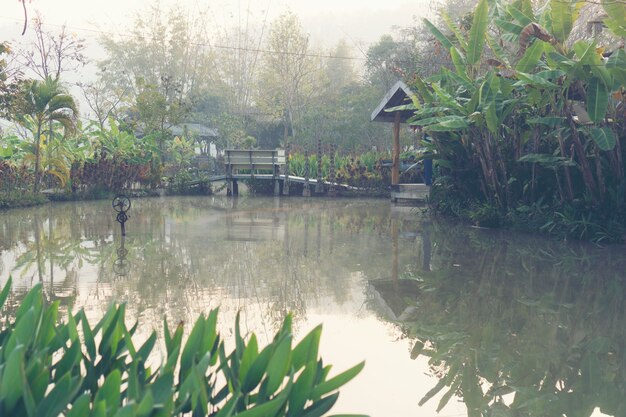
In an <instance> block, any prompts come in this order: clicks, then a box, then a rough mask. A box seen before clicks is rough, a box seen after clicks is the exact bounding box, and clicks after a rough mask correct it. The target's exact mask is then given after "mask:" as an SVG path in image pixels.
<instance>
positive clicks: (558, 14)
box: [550, 0, 578, 43]
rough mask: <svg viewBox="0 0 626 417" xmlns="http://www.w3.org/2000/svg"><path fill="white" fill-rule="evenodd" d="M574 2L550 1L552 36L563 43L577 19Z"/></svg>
mask: <svg viewBox="0 0 626 417" xmlns="http://www.w3.org/2000/svg"><path fill="white" fill-rule="evenodd" d="M576 4H577V3H576V2H575V1H563V0H550V18H551V20H552V35H553V36H554V37H555V38H556V39H557V40H558V41H559V42H560V43H563V42H565V40H566V39H567V38H568V37H569V34H570V33H571V32H572V28H573V27H574V22H575V21H576V19H577V17H578V13H577V12H576V10H577V8H576Z"/></svg>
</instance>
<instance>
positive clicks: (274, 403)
mask: <svg viewBox="0 0 626 417" xmlns="http://www.w3.org/2000/svg"><path fill="white" fill-rule="evenodd" d="M288 393H289V391H283V392H282V393H281V394H279V395H277V396H276V398H274V399H272V400H270V401H268V402H266V403H263V404H260V405H257V406H255V407H252V408H249V409H247V410H245V411H243V412H241V413H238V414H237V417H273V416H275V415H276V414H277V413H278V410H280V409H281V408H282V407H283V406H284V405H285V403H286V402H287V398H288Z"/></svg>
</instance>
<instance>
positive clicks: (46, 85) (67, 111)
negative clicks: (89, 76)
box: [24, 77, 78, 192]
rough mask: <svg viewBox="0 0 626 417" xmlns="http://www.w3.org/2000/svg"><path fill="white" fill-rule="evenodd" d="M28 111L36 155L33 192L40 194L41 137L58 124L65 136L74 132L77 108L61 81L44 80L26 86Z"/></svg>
mask: <svg viewBox="0 0 626 417" xmlns="http://www.w3.org/2000/svg"><path fill="white" fill-rule="evenodd" d="M24 99H25V109H24V110H25V111H24V114H25V115H28V116H30V117H31V118H32V120H33V125H32V129H33V136H34V144H35V146H34V153H35V184H34V186H33V191H34V192H38V191H39V183H40V179H41V167H40V160H41V134H42V129H43V128H44V126H46V125H50V130H52V125H53V123H55V122H58V123H60V124H61V125H62V126H63V129H64V134H65V135H67V134H69V133H71V132H72V131H73V130H74V127H75V120H76V116H77V114H78V108H77V106H76V102H75V101H74V98H73V97H72V96H71V95H70V94H68V93H67V91H66V90H65V88H64V87H63V86H62V85H61V83H60V82H59V80H58V79H54V78H52V77H46V78H45V79H44V80H42V81H39V80H33V81H30V82H28V83H27V84H26V85H25V90H24Z"/></svg>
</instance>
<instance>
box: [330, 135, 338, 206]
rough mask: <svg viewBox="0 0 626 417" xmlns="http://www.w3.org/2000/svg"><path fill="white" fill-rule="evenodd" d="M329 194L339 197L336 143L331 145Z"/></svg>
mask: <svg viewBox="0 0 626 417" xmlns="http://www.w3.org/2000/svg"><path fill="white" fill-rule="evenodd" d="M328 196H329V197H337V189H336V188H335V145H334V144H332V145H330V186H329V187H328Z"/></svg>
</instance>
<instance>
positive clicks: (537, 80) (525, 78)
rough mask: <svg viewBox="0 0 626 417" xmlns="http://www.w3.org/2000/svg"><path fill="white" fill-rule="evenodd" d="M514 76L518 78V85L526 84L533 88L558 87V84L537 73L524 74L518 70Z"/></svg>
mask: <svg viewBox="0 0 626 417" xmlns="http://www.w3.org/2000/svg"><path fill="white" fill-rule="evenodd" d="M516 76H517V78H518V79H519V85H528V86H532V87H535V88H554V89H556V88H559V86H558V85H556V84H554V83H552V82H550V81H548V80H546V79H545V78H543V77H540V76H538V75H537V74H526V73H523V72H519V71H518V72H517V74H516Z"/></svg>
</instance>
